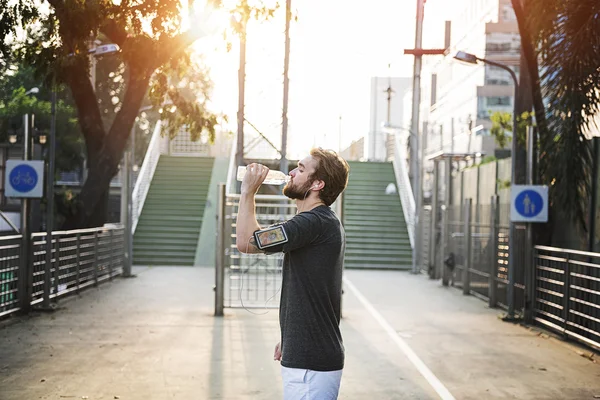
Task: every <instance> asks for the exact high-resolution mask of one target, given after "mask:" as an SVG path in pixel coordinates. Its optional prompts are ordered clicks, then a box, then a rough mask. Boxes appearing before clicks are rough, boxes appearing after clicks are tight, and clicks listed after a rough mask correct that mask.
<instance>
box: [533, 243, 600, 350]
mask: <svg viewBox="0 0 600 400" xmlns="http://www.w3.org/2000/svg"><path fill="white" fill-rule="evenodd" d="M534 264H535V278H536V291H535V304H534V319H535V321H536V322H539V323H541V324H542V325H544V326H546V327H548V328H550V329H553V330H555V331H557V332H559V333H561V334H563V335H565V336H566V337H569V338H572V339H575V340H578V341H580V342H583V343H585V344H587V345H588V346H592V347H594V348H596V349H599V350H600V254H598V253H588V252H582V251H576V250H568V249H559V248H554V247H544V246H536V247H535V249H534Z"/></svg>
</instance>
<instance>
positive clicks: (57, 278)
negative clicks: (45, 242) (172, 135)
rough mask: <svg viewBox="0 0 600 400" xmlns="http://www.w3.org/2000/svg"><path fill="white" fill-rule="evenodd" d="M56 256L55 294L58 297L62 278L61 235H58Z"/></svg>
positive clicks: (55, 246)
mask: <svg viewBox="0 0 600 400" xmlns="http://www.w3.org/2000/svg"><path fill="white" fill-rule="evenodd" d="M54 248H55V250H54V254H55V255H54V257H55V261H54V262H55V263H56V264H55V265H54V296H56V297H55V298H58V285H59V279H60V235H56V243H55V245H54Z"/></svg>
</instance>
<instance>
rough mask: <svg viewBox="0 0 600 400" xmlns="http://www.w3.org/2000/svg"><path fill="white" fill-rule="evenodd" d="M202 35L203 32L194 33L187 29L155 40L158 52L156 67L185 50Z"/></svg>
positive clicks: (155, 61)
mask: <svg viewBox="0 0 600 400" xmlns="http://www.w3.org/2000/svg"><path fill="white" fill-rule="evenodd" d="M202 36H203V34H202V33H201V32H197V33H192V32H190V31H187V32H183V33H180V34H179V35H177V36H174V37H170V38H165V39H159V40H158V41H157V42H155V47H156V52H155V54H157V56H156V57H155V58H154V65H155V69H156V68H158V67H159V66H161V65H164V64H165V63H166V62H167V61H169V60H170V59H171V58H173V57H174V56H176V55H177V54H179V53H180V52H182V51H184V50H185V49H186V48H187V47H189V46H190V45H192V44H193V43H194V42H195V41H196V40H198V39H200V38H201V37H202Z"/></svg>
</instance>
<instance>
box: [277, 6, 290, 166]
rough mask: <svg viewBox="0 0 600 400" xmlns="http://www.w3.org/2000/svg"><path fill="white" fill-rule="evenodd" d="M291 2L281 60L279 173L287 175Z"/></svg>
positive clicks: (287, 12)
mask: <svg viewBox="0 0 600 400" xmlns="http://www.w3.org/2000/svg"><path fill="white" fill-rule="evenodd" d="M291 8H292V0H286V2H285V56H284V59H283V112H282V119H283V123H282V127H281V151H280V153H281V163H280V166H279V169H280V171H282V172H284V173H286V174H287V172H288V160H287V135H288V115H287V113H288V97H289V91H290V78H289V70H290V20H291V16H292V9H291Z"/></svg>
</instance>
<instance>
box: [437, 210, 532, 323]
mask: <svg viewBox="0 0 600 400" xmlns="http://www.w3.org/2000/svg"><path fill="white" fill-rule="evenodd" d="M509 213H510V206H509V205H508V204H498V203H497V200H493V201H492V202H491V203H490V204H478V205H473V204H471V203H470V202H469V201H468V200H467V201H465V204H463V205H462V206H459V205H457V206H448V207H446V208H445V209H444V210H443V215H442V225H443V229H442V232H443V234H442V245H441V255H440V257H439V260H437V262H441V263H443V266H442V268H443V279H444V283H449V284H451V285H453V286H456V287H458V288H461V289H462V290H463V292H464V293H465V294H472V295H475V296H477V297H480V298H482V299H486V300H487V301H488V302H489V305H490V307H497V306H500V307H502V308H507V306H508V303H509V301H508V290H507V289H508V254H509V251H510V249H509V247H508V231H509ZM517 234H519V235H520V234H524V231H523V232H521V231H519V232H518V233H517ZM522 253H523V254H518V255H517V258H516V259H517V260H519V263H518V264H517V271H516V281H515V284H514V289H515V290H514V296H515V298H514V304H515V310H516V311H517V313H518V314H523V311H524V308H525V268H526V265H527V264H528V263H527V262H526V259H525V258H524V256H525V254H524V252H522Z"/></svg>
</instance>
